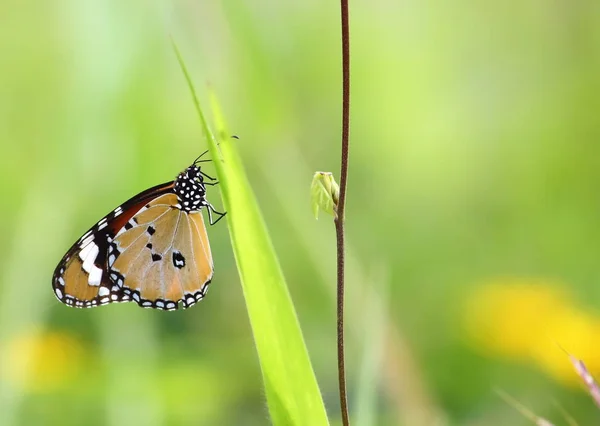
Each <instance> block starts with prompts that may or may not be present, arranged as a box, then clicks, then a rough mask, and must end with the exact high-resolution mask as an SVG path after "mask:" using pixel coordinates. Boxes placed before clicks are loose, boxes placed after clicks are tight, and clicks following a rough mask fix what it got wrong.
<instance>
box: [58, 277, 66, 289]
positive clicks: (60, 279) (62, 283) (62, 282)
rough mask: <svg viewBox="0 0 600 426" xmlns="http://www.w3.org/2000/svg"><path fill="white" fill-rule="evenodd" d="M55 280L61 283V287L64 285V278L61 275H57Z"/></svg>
mask: <svg viewBox="0 0 600 426" xmlns="http://www.w3.org/2000/svg"><path fill="white" fill-rule="evenodd" d="M57 281H58V283H59V284H60V285H62V286H63V287H64V286H65V280H64V279H63V277H58V280H57Z"/></svg>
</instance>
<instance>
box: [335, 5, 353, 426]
mask: <svg viewBox="0 0 600 426" xmlns="http://www.w3.org/2000/svg"><path fill="white" fill-rule="evenodd" d="M341 17H342V86H343V91H342V158H341V163H342V164H341V171H340V196H339V200H338V205H337V211H336V217H335V232H336V236H337V350H338V380H339V390H340V408H341V413H342V425H344V426H349V425H350V420H349V418H348V401H347V397H346V371H345V365H344V257H345V243H344V214H345V207H346V181H347V179H348V149H349V134H350V24H349V20H348V0H341Z"/></svg>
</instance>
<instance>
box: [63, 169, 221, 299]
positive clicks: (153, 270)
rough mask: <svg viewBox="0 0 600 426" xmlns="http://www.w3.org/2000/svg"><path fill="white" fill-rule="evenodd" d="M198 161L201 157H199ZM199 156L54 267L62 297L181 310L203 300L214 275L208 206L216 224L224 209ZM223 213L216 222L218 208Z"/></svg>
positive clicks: (119, 211) (102, 224)
mask: <svg viewBox="0 0 600 426" xmlns="http://www.w3.org/2000/svg"><path fill="white" fill-rule="evenodd" d="M197 161H198V160H196V162H197ZM196 162H194V164H192V165H191V166H190V167H188V168H187V169H185V170H184V171H183V172H182V173H180V174H179V175H178V176H177V178H176V179H175V180H174V181H172V182H167V183H165V184H162V185H158V186H155V187H153V188H150V189H148V190H146V191H144V192H141V193H140V194H138V195H136V196H135V197H133V198H131V199H130V200H128V201H127V202H125V203H123V204H122V205H121V206H119V207H117V208H116V209H114V210H113V211H111V212H110V213H109V214H108V215H106V216H105V217H103V218H102V219H101V220H100V221H99V222H98V223H97V224H96V225H94V226H93V227H92V228H90V229H89V230H88V232H86V233H85V234H83V236H82V237H81V238H80V239H79V240H78V241H77V242H76V243H75V244H74V245H73V246H72V247H71V249H70V250H69V251H68V252H67V253H66V254H65V256H64V257H63V259H62V260H61V262H60V263H59V264H58V266H57V267H56V269H55V271H54V275H53V279H52V287H53V290H54V294H55V296H56V297H57V299H58V300H60V301H61V302H63V303H64V304H66V305H68V306H72V307H77V308H91V307H95V306H100V305H105V304H108V303H113V302H136V303H137V304H138V305H139V306H141V307H145V308H156V309H162V310H175V309H177V308H178V307H179V303H180V302H181V304H182V305H183V307H184V308H188V307H190V306H192V305H194V304H195V303H196V302H198V301H200V300H201V299H202V298H203V297H204V296H205V295H206V291H207V290H208V285H209V284H210V282H211V279H212V276H213V269H214V268H213V260H212V254H211V251H210V245H209V241H208V236H207V234H206V227H205V225H204V219H203V217H202V209H203V208H206V210H207V212H208V216H209V221H210V224H211V225H212V224H214V223H216V222H217V221H218V220H219V219H221V218H222V217H223V216H224V213H219V212H217V211H216V210H215V209H214V207H213V206H212V205H211V204H210V203H209V202H208V200H206V185H214V184H215V183H214V182H205V181H204V178H203V177H207V178H209V179H210V180H214V179H213V178H210V176H208V175H206V174H205V173H203V172H202V171H201V169H200V167H199V166H197V165H196ZM213 213H215V214H217V215H219V217H218V219H217V220H216V221H214V222H213V218H212V214H213Z"/></svg>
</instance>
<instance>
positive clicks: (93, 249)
mask: <svg viewBox="0 0 600 426" xmlns="http://www.w3.org/2000/svg"><path fill="white" fill-rule="evenodd" d="M88 247H90V248H89V250H86V249H87V247H86V248H85V249H84V250H85V252H86V253H85V260H84V261H83V266H82V267H83V270H84V271H85V272H87V273H88V274H89V273H91V271H92V266H94V262H95V261H96V257H98V252H99V251H100V249H99V248H98V246H97V245H96V244H95V243H90V245H89V246H88ZM84 250H82V251H81V253H79V257H81V255H82V254H83V251H84ZM82 259H83V258H82Z"/></svg>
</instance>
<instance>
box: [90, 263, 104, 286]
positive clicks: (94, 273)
mask: <svg viewBox="0 0 600 426" xmlns="http://www.w3.org/2000/svg"><path fill="white" fill-rule="evenodd" d="M101 281H102V269H100V268H98V267H97V266H96V265H92V270H91V271H90V276H89V277H88V284H89V285H93V286H99V285H100V282H101ZM103 288H104V287H103ZM100 290H102V289H100Z"/></svg>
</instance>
